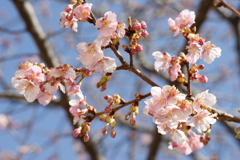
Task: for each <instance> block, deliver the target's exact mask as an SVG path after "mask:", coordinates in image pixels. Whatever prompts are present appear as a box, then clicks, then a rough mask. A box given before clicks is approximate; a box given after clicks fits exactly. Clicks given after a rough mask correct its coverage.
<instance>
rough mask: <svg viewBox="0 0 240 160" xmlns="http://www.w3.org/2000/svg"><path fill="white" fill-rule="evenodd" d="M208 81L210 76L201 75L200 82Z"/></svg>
mask: <svg viewBox="0 0 240 160" xmlns="http://www.w3.org/2000/svg"><path fill="white" fill-rule="evenodd" d="M207 81H208V78H207V77H206V76H201V77H200V78H199V82H200V83H207Z"/></svg>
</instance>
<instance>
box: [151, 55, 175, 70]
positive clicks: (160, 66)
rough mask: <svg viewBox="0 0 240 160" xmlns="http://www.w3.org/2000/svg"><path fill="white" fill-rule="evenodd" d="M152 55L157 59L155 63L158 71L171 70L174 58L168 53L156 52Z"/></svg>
mask: <svg viewBox="0 0 240 160" xmlns="http://www.w3.org/2000/svg"><path fill="white" fill-rule="evenodd" d="M152 55H153V57H154V58H155V59H156V61H155V63H154V67H155V69H156V71H159V70H167V69H168V68H169V66H170V64H171V63H170V62H171V59H172V57H171V56H170V55H169V54H168V53H162V52H159V51H156V52H153V54H152Z"/></svg>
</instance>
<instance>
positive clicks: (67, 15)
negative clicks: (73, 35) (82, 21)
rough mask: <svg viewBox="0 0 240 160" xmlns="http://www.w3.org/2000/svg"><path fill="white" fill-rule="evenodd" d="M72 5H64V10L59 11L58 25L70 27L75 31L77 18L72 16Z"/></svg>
mask: <svg viewBox="0 0 240 160" xmlns="http://www.w3.org/2000/svg"><path fill="white" fill-rule="evenodd" d="M72 8H73V5H71V4H69V5H67V6H66V8H65V11H63V12H61V13H60V16H61V18H60V23H59V24H60V25H61V27H63V28H70V29H71V30H73V31H75V32H77V27H78V24H77V19H76V18H74V17H73V14H72V13H71V11H72Z"/></svg>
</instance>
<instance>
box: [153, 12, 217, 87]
mask: <svg viewBox="0 0 240 160" xmlns="http://www.w3.org/2000/svg"><path fill="white" fill-rule="evenodd" d="M194 19H195V13H194V12H193V11H189V10H183V11H182V12H180V14H179V16H178V17H177V18H176V19H175V21H174V20H172V19H171V18H169V19H168V24H169V26H170V30H171V31H173V32H174V36H176V35H177V34H178V33H179V32H180V31H182V33H183V36H184V37H185V38H186V39H187V40H188V44H187V46H186V49H187V52H188V53H187V54H185V53H183V52H181V53H180V56H179V57H176V56H170V55H169V54H168V53H162V52H160V51H156V52H154V53H153V54H152V55H153V56H154V58H155V59H156V61H155V63H154V67H155V69H156V70H157V71H159V70H167V71H168V74H169V76H170V80H171V81H175V80H178V81H179V82H181V83H185V80H186V79H185V76H184V74H183V73H182V71H181V64H184V63H185V64H186V63H188V64H193V65H192V68H191V69H190V70H189V73H190V74H191V76H190V79H191V80H194V81H198V82H201V83H206V82H207V80H208V79H207V77H206V76H204V75H200V74H199V71H200V70H202V69H203V68H204V65H200V66H197V65H196V62H197V61H198V60H199V59H203V60H204V61H205V62H206V63H208V64H210V63H212V62H213V61H214V59H215V58H218V57H220V56H221V49H220V48H219V47H216V46H215V45H213V44H210V43H211V42H210V41H208V42H205V40H204V39H203V38H201V37H199V35H198V34H196V33H195V29H192V30H190V29H189V28H190V27H191V26H192V24H193V23H194ZM171 65H172V66H171Z"/></svg>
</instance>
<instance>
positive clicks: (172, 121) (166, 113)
mask: <svg viewBox="0 0 240 160" xmlns="http://www.w3.org/2000/svg"><path fill="white" fill-rule="evenodd" d="M187 118H188V115H187V116H185V115H184V114H183V112H182V111H181V110H180V108H179V107H177V106H176V105H168V106H167V107H166V108H161V109H159V110H158V111H157V112H156V113H155V114H154V122H155V123H156V122H158V123H165V124H166V125H167V127H169V128H171V129H176V128H177V127H178V123H179V122H186V121H187Z"/></svg>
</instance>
